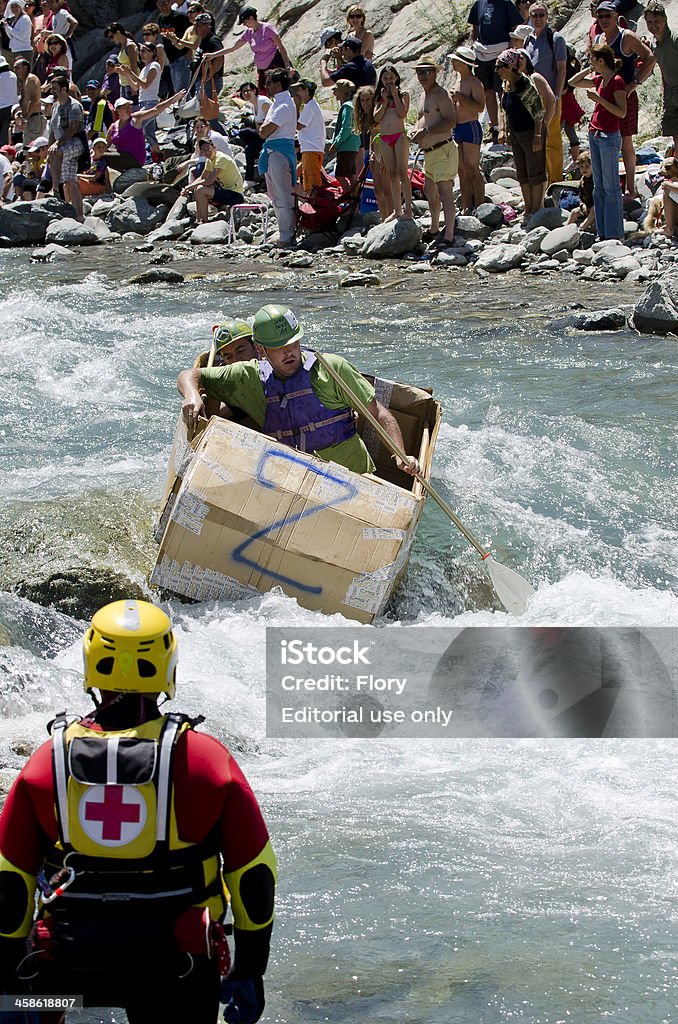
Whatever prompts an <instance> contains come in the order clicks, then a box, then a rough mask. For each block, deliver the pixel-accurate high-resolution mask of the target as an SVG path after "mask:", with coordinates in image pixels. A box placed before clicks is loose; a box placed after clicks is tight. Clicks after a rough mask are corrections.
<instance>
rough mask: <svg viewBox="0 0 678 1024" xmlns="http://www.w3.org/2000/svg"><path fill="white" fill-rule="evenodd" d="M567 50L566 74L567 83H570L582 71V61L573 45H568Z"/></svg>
mask: <svg viewBox="0 0 678 1024" xmlns="http://www.w3.org/2000/svg"><path fill="white" fill-rule="evenodd" d="M566 49H567V70H566V72H565V81H566V82H569V81H570V79H571V78H572V77H573V76H574V75H578V74H579V72H580V71H581V61H580V60H579V57H578V56H577V52H576V50H575V48H574V46H572V44H571V43H566Z"/></svg>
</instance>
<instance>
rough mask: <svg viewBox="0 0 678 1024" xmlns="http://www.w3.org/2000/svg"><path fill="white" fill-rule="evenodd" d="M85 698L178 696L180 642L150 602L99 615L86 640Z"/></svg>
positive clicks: (121, 604) (107, 608) (117, 604)
mask: <svg viewBox="0 0 678 1024" xmlns="http://www.w3.org/2000/svg"><path fill="white" fill-rule="evenodd" d="M83 658H84V662H85V693H89V692H90V690H91V689H93V688H94V687H96V688H97V689H98V690H111V691H113V692H114V693H159V692H160V691H163V692H164V693H166V694H167V696H168V697H169V698H170V700H171V699H172V697H174V691H175V681H176V664H177V641H176V637H175V636H174V633H173V632H172V623H171V622H170V619H169V617H168V616H167V615H166V614H165V612H164V611H162V609H160V608H156V607H155V605H153V604H149V602H148V601H131V600H130V601H113V602H112V603H111V604H107V605H104V607H103V608H100V609H99V611H98V612H96V613H95V615H94V617H93V619H92V623H91V625H90V627H89V629H88V630H87V632H86V633H85V637H84V640H83Z"/></svg>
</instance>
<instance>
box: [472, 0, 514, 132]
mask: <svg viewBox="0 0 678 1024" xmlns="http://www.w3.org/2000/svg"><path fill="white" fill-rule="evenodd" d="M522 21H523V19H522V16H521V14H520V11H519V10H518V8H517V7H516V6H515V4H513V3H511V0H475V3H474V4H473V7H472V8H471V10H470V12H469V16H468V23H469V25H470V26H471V39H472V40H473V46H474V49H475V53H476V58H477V61H478V63H477V65H476V69H475V73H476V77H477V78H479V79H480V81H481V82H482V83H483V88H484V89H485V105H486V107H487V116H488V117H489V119H490V133H491V137H492V142H494V143H496V142H499V108H498V105H497V93H500V92H501V81H500V80H499V76H498V75H497V71H496V63H497V57H498V56H499V54H500V53H502V51H503V50H508V48H509V46H510V43H509V32H510V31H511V29H512V28H515V27H516V25H521V24H522Z"/></svg>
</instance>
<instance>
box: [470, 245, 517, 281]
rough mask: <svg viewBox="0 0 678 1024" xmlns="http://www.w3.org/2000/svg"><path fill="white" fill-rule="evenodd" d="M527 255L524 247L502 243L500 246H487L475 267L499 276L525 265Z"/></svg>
mask: <svg viewBox="0 0 678 1024" xmlns="http://www.w3.org/2000/svg"><path fill="white" fill-rule="evenodd" d="M526 255H527V253H526V251H525V247H524V246H522V245H511V244H510V243H508V242H501V243H500V244H499V245H488V246H486V247H485V249H483V251H482V252H481V254H480V256H479V257H478V259H477V261H476V264H475V266H476V269H478V270H489V271H491V272H492V273H497V274H499V273H503V272H504V271H506V270H515V268H516V267H519V266H520V265H521V264H522V263H523V261H524V260H525V256H526Z"/></svg>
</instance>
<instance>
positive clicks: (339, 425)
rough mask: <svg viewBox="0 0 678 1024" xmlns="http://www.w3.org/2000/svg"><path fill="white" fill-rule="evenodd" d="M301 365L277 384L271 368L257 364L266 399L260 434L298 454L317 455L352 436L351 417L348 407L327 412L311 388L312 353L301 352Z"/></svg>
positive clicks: (313, 359) (261, 362)
mask: <svg viewBox="0 0 678 1024" xmlns="http://www.w3.org/2000/svg"><path fill="white" fill-rule="evenodd" d="M302 358H304V361H303V362H302V364H301V366H300V367H299V369H298V370H297V372H296V373H295V374H294V375H293V376H292V377H288V378H287V379H286V380H280V379H279V378H278V377H276V376H275V374H274V373H273V367H272V366H271V364H270V363H269V362H268V361H267V360H265V359H262V360H260V362H259V376H260V377H261V383H262V385H263V388H264V394H265V396H266V418H265V419H264V433H265V434H271V435H272V436H273V437H275V438H277V440H278V441H281V442H282V443H283V444H287V445H289V446H290V448H296V449H297V450H298V451H300V452H317V451H320V450H321V449H322V448H329V446H330V445H333V444H339V443H340V442H341V441H348V440H349V438H351V437H353V436H354V434H355V433H356V427H355V416H354V415H353V410H352V409H350V408H349V407H348V406H343V407H342V408H341V409H328V408H327V406H326V405H323V403H322V402H321V401H320V399H319V398H318V396H317V395H316V393H315V391H314V390H313V387H312V385H311V374H310V370H311V367H312V366H313V364H314V363H315V361H316V357H315V355H314V354H313V352H303V353H302Z"/></svg>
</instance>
